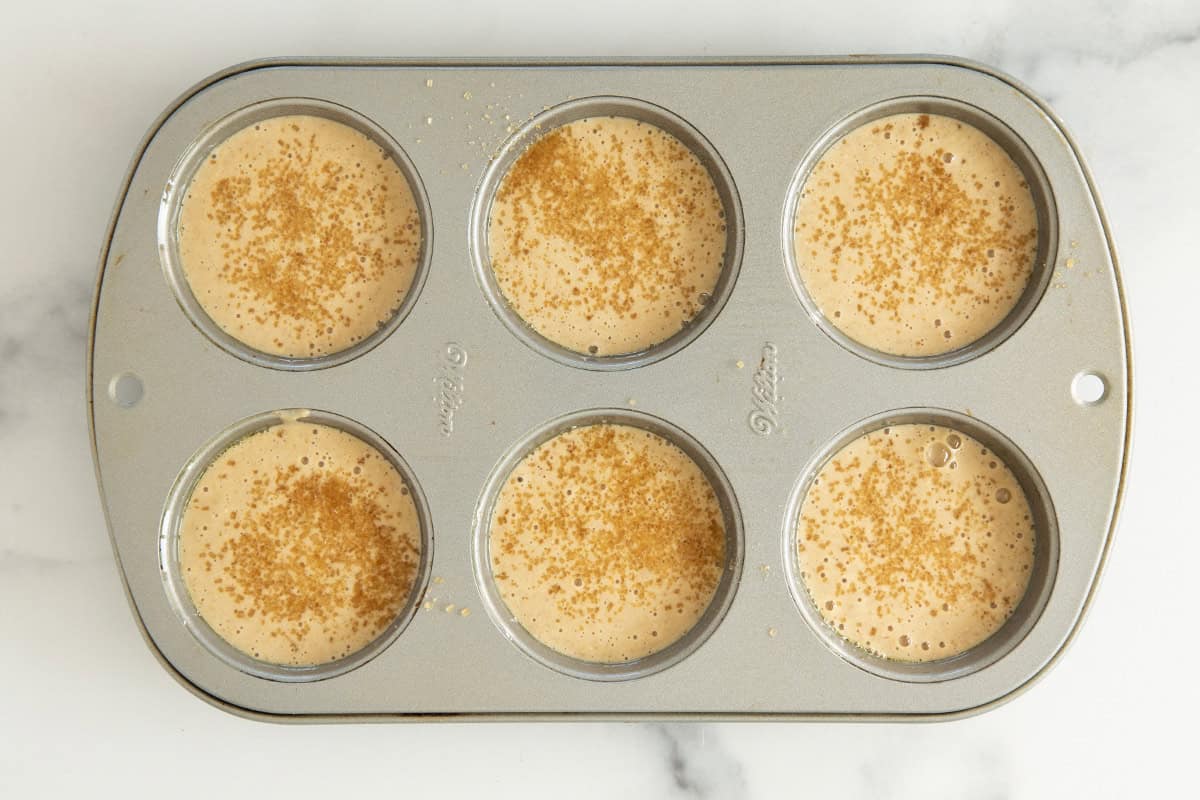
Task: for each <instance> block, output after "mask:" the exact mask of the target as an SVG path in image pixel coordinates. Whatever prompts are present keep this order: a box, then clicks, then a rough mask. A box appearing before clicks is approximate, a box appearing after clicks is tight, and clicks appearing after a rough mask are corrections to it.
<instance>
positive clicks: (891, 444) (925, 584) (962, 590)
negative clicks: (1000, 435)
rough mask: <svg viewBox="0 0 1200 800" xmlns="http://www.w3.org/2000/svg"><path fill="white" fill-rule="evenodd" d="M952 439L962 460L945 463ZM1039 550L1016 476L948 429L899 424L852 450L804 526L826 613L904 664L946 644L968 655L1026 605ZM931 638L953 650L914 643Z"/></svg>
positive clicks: (805, 554) (804, 554)
mask: <svg viewBox="0 0 1200 800" xmlns="http://www.w3.org/2000/svg"><path fill="white" fill-rule="evenodd" d="M945 440H949V441H951V442H954V443H957V444H958V445H959V447H958V449H957V450H956V451H955V456H954V460H952V461H944V460H942V459H941V458H940V454H941V450H940V447H941V446H942V445H943V442H944V441H945ZM956 466H957V468H955V467H956ZM1001 492H1003V493H1005V494H1007V495H1008V497H1009V501H1008V502H1006V503H1001V502H999V501H998V500H997V495H998V494H1000V493H1001ZM1010 506H1011V507H1010ZM1033 545H1034V536H1033V525H1032V522H1031V521H1030V511H1029V505H1028V502H1027V501H1026V499H1025V496H1024V493H1023V492H1022V491H1021V489H1020V486H1019V484H1018V483H1017V481H1016V479H1015V477H1014V476H1013V475H1012V473H1011V471H1009V470H1008V469H1007V467H1005V468H1004V469H1003V471H1001V470H997V469H995V468H989V467H988V457H987V451H986V449H985V448H983V447H982V446H980V445H979V443H978V442H976V441H975V440H974V439H972V438H971V437H969V436H967V435H966V434H961V433H957V432H952V431H950V430H949V429H947V428H943V427H941V426H921V425H897V426H892V427H890V428H886V429H884V430H883V431H875V432H873V433H870V434H867V435H866V436H864V437H862V438H860V439H858V440H856V441H855V442H852V443H851V444H850V445H847V447H846V448H844V449H843V450H842V451H840V452H839V453H837V454H836V455H835V456H834V457H833V458H832V459H831V460H830V462H829V463H828V464H827V465H826V466H825V467H823V468H822V470H821V471H820V473H819V475H818V478H817V480H816V481H814V483H813V485H812V487H811V488H810V489H809V492H808V494H807V495H806V497H805V499H804V503H803V505H802V509H801V515H800V522H799V526H798V550H799V559H800V564H801V571H802V573H803V575H804V581H805V584H806V586H807V588H808V590H809V593H810V595H811V596H812V598H813V601H814V605H816V607H817V608H818V610H819V612H820V614H821V616H822V617H824V618H825V620H826V621H827V622H829V623H830V624H831V625H833V626H834V627H835V628H837V629H838V631H839V632H840V633H841V634H842V635H843V636H845V637H846V638H848V639H850V640H851V641H853V642H855V643H856V644H858V645H860V646H862V647H864V648H866V649H867V650H869V651H871V652H874V653H876V654H877V655H882V656H884V657H889V658H898V659H902V660H917V661H922V660H931V659H934V658H943V657H945V656H946V655H948V653H947V652H945V650H944V648H945V647H946V643H949V646H950V647H951V648H952V649H953V650H954V652H961V651H963V650H966V649H969V648H970V647H972V646H974V645H975V644H977V643H978V642H980V641H982V640H983V639H985V638H987V636H989V635H991V633H993V632H994V631H995V630H996V629H998V628H999V627H1000V625H1001V624H1003V622H1004V621H1005V620H1006V619H1007V618H1008V616H1009V615H1010V614H1011V613H1012V611H1013V610H1014V609H1015V607H1016V605H1017V603H1019V602H1020V600H1021V598H1022V597H1023V596H1024V593H1025V589H1026V586H1027V584H1028V581H1029V577H1030V574H1031V569H1032V563H1033ZM884 627H886V630H887V631H888V632H889V633H888V635H887V636H880V635H879V629H880V628H884ZM930 641H934V642H940V643H941V645H940V646H939V648H938V649H939V650H940V651H941V652H933V651H932V650H931V649H930V648H928V647H923V646H922V647H920V648H919V650H918V648H916V647H911V646H910V645H911V644H912V643H913V642H918V643H920V642H930ZM925 651H930V652H928V654H926V653H925Z"/></svg>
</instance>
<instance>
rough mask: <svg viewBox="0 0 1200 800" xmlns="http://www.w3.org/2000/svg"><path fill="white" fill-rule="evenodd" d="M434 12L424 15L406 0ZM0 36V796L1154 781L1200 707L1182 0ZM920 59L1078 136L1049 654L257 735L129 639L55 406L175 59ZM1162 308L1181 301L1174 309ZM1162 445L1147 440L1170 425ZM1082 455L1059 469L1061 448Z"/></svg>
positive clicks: (511, 6) (74, 16) (93, 510)
mask: <svg viewBox="0 0 1200 800" xmlns="http://www.w3.org/2000/svg"><path fill="white" fill-rule="evenodd" d="M438 5H440V6H441V7H442V8H441V10H440V11H435V10H433V9H434V7H435V6H438ZM4 17H5V18H4V21H3V23H0V60H2V63H3V69H2V70H0V99H2V100H3V107H4V109H5V111H6V113H5V115H4V116H5V122H4V124H3V126H0V152H2V153H4V158H3V163H4V182H3V183H4V188H3V190H0V242H2V243H3V250H2V252H3V257H2V258H0V454H2V457H0V643H2V644H0V647H2V648H3V657H0V687H2V688H0V697H3V702H2V704H0V795H2V796H4V797H12V798H17V797H31V796H42V795H45V796H66V794H67V792H72V793H89V794H91V793H95V791H96V790H97V788H98V787H99V788H103V787H111V788H121V787H128V788H130V789H134V788H136V789H137V790H138V791H131V792H130V793H131V794H132V795H134V796H144V795H146V794H148V791H149V789H150V787H153V786H157V787H161V789H160V791H162V792H163V793H166V794H169V795H170V796H211V795H212V794H213V793H220V794H222V795H228V794H230V793H232V794H233V795H240V794H249V793H251V792H263V791H269V792H271V793H272V794H282V793H283V792H288V793H291V794H294V795H317V794H320V795H325V796H329V795H331V794H333V793H337V794H338V795H341V796H349V794H348V790H350V789H352V788H359V789H368V790H372V791H374V792H380V793H388V794H392V793H394V794H397V795H401V796H413V797H432V796H459V795H462V796H469V795H482V794H485V793H486V794H487V795H489V796H494V797H510V796H511V797H518V796H519V797H531V796H539V795H548V794H551V793H556V794H567V795H569V796H572V797H580V798H584V797H609V796H621V797H667V796H681V797H735V796H749V797H776V796H780V795H783V794H785V793H786V794H789V795H798V794H800V793H801V792H803V793H804V794H807V795H812V796H821V795H826V794H829V793H837V794H838V795H851V796H856V797H864V798H878V797H926V796H945V797H988V798H993V797H995V798H1001V797H1041V796H1051V795H1066V796H1071V797H1085V796H1090V797H1124V796H1161V795H1166V796H1180V795H1183V794H1186V793H1187V791H1188V789H1187V787H1192V790H1194V787H1195V785H1196V784H1195V778H1194V774H1193V764H1192V762H1191V759H1192V758H1194V743H1195V733H1194V731H1193V728H1194V721H1193V720H1192V719H1190V718H1189V715H1195V714H1196V713H1197V712H1200V691H1197V689H1196V686H1197V683H1196V681H1197V679H1196V677H1195V676H1194V670H1193V667H1194V664H1195V661H1196V658H1195V657H1196V656H1197V655H1198V652H1197V650H1198V648H1197V644H1196V642H1197V637H1196V634H1195V632H1194V624H1192V621H1190V620H1189V619H1187V618H1185V616H1184V615H1185V613H1186V611H1187V609H1188V608H1190V607H1193V606H1194V605H1195V600H1194V598H1192V597H1191V596H1190V594H1189V587H1190V586H1193V585H1195V583H1196V581H1195V576H1196V570H1197V565H1198V564H1200V536H1197V533H1200V526H1198V525H1197V522H1196V519H1197V514H1196V513H1195V512H1194V511H1193V510H1192V509H1191V508H1190V506H1189V505H1188V501H1187V500H1186V498H1187V497H1189V496H1195V494H1196V488H1195V485H1194V484H1193V483H1192V482H1191V479H1192V478H1193V477H1194V475H1195V474H1196V472H1197V470H1196V466H1195V465H1196V458H1197V456H1196V448H1195V446H1194V443H1195V436H1194V435H1192V434H1188V433H1187V430H1188V428H1187V427H1186V426H1184V425H1183V423H1184V422H1186V421H1187V420H1188V419H1189V418H1190V414H1191V413H1194V409H1195V407H1196V401H1197V398H1198V397H1200V378H1198V375H1200V368H1198V367H1200V363H1198V361H1197V359H1196V356H1195V353H1194V351H1192V350H1191V349H1190V347H1189V346H1188V345H1187V343H1186V342H1180V341H1179V339H1178V337H1180V336H1181V335H1183V336H1186V335H1188V334H1189V332H1190V331H1191V330H1193V329H1194V327H1195V314H1196V311H1195V307H1194V304H1195V303H1196V298H1197V297H1200V269H1197V267H1196V264H1195V263H1194V261H1195V259H1194V257H1191V248H1192V246H1193V245H1194V242H1193V241H1192V240H1193V237H1194V236H1195V235H1196V231H1197V230H1198V229H1200V193H1198V192H1197V186H1198V185H1200V145H1198V144H1197V141H1198V136H1197V131H1200V103H1198V102H1197V99H1196V98H1197V96H1198V95H1197V93H1198V91H1200V89H1198V85H1200V4H1197V3H1195V2H1194V0H1169V1H1168V0H1160V1H1159V2H1152V3H1134V2H1108V3H1103V4H1095V5H1092V4H1088V3H1085V2H1081V1H1079V0H1076V1H1073V2H1063V3H1049V2H1040V3H1038V2H1023V1H1022V0H997V1H996V2H992V3H990V4H987V5H986V7H984V6H982V5H979V4H966V3H958V2H953V0H945V2H931V3H924V4H920V5H919V6H918V5H917V4H912V3H895V2H892V3H883V4H879V5H877V6H876V7H873V8H860V7H856V6H852V5H851V4H847V3H825V4H820V5H813V6H812V7H811V8H806V7H804V6H803V5H802V4H800V3H794V2H761V3H746V2H729V0H725V2H707V0H692V1H691V2H687V3H684V2H678V3H675V2H672V3H661V4H654V3H651V2H647V0H613V1H612V2H591V3H588V4H583V5H581V6H580V7H576V8H571V7H570V5H569V4H567V3H550V2H546V3H537V2H533V0H530V1H529V2H519V0H510V2H507V3H496V2H476V1H475V0H472V1H471V2H459V3H449V2H443V3H440V4H438V3H426V4H424V5H420V4H407V3H399V2H392V3H388V4H385V5H381V6H380V7H371V5H370V4H368V3H365V2H364V3H360V2H355V0H341V1H340V2H328V3H323V4H322V3H317V2H300V1H299V0H293V1H291V2H288V1H286V0H280V1H279V2H271V3H260V4H257V6H256V7H254V8H243V3H242V2H235V1H234V0H209V2H206V3H195V4H190V5H188V6H187V7H182V6H181V7H173V6H172V5H170V4H158V3H154V2H150V1H149V0H144V1H143V2H135V1H134V0H126V2H104V1H103V0H97V1H96V2H87V0H60V1H59V2H57V3H53V4H49V3H43V4H37V3H23V4H21V5H20V6H19V7H12V6H10V7H6V13H5V15H4ZM847 52H855V53H865V52H938V53H948V54H955V55H961V56H966V57H970V58H975V59H978V60H981V61H984V62H987V63H989V64H993V65H995V66H998V67H1000V68H1001V69H1004V70H1006V71H1008V72H1010V73H1012V74H1013V75H1015V76H1016V77H1017V78H1019V79H1021V80H1022V81H1024V82H1025V83H1027V84H1028V85H1029V86H1031V87H1032V88H1033V89H1034V90H1035V91H1036V92H1038V93H1039V94H1041V95H1042V96H1043V97H1044V98H1046V99H1047V100H1048V101H1049V102H1050V103H1051V104H1052V105H1053V106H1054V107H1055V109H1056V110H1057V111H1058V113H1059V114H1060V115H1061V116H1062V118H1063V119H1064V120H1065V121H1066V123H1067V125H1068V127H1069V128H1070V129H1071V130H1072V132H1073V133H1074V135H1075V136H1076V138H1077V139H1078V141H1079V143H1080V145H1081V147H1082V149H1083V151H1084V153H1085V155H1086V157H1087V158H1088V159H1089V162H1090V165H1091V167H1092V169H1093V171H1094V173H1095V177H1096V181H1097V183H1098V185H1099V189H1100V192H1101V195H1102V197H1103V199H1104V201H1105V203H1106V206H1107V210H1108V213H1109V216H1110V219H1111V222H1112V226H1113V230H1114V233H1115V237H1116V241H1117V245H1118V248H1119V252H1120V255H1121V258H1122V263H1123V265H1124V277H1125V281H1126V284H1127V288H1128V295H1129V300H1130V304H1131V309H1132V316H1133V323H1134V333H1135V343H1136V358H1137V360H1136V367H1137V368H1136V375H1137V378H1136V381H1137V392H1138V398H1137V399H1138V402H1139V406H1140V412H1139V414H1138V419H1137V423H1138V424H1137V437H1136V447H1135V453H1134V456H1135V458H1134V464H1133V475H1132V482H1131V485H1130V487H1129V491H1128V494H1127V496H1126V509H1125V513H1124V516H1123V520H1122V524H1121V526H1120V529H1119V532H1118V536H1117V541H1116V545H1115V548H1114V550H1113V553H1112V557H1111V560H1110V562H1109V568H1108V571H1107V574H1106V576H1105V579H1104V585H1103V586H1102V588H1101V591H1100V593H1099V595H1098V598H1097V600H1096V602H1095V604H1094V606H1093V608H1092V611H1091V614H1090V617H1089V619H1088V622H1087V624H1086V625H1085V626H1084V628H1083V631H1082V633H1081V635H1080V636H1079V637H1078V639H1077V640H1076V642H1075V644H1074V645H1073V646H1072V648H1071V649H1070V651H1069V652H1068V653H1067V654H1066V656H1065V658H1064V659H1063V660H1062V661H1061V662H1060V663H1059V665H1058V666H1057V667H1056V668H1055V669H1054V670H1053V671H1052V672H1051V673H1050V674H1049V675H1048V676H1047V677H1046V678H1045V679H1044V680H1042V681H1041V682H1040V683H1039V684H1038V685H1037V686H1035V687H1034V688H1033V689H1032V690H1031V691H1030V692H1028V693H1027V694H1025V695H1023V696H1021V697H1019V698H1018V699H1017V700H1015V701H1014V702H1012V703H1010V704H1008V705H1006V706H1003V707H1001V708H1000V709H998V710H995V711H992V712H990V713H987V714H984V715H982V716H980V717H976V718H973V719H969V720H966V721H961V722H954V723H944V724H936V725H898V724H893V725H879V724H855V725H845V724H843V725H829V724H689V725H658V724H593V723H586V724H585V723H579V724H555V725H551V724H504V725H500V724H474V725H461V724H458V725H382V726H380V725H357V726H349V725H337V726H299V727H293V726H276V725H267V724H262V723H256V722H249V721H245V720H242V719H239V718H235V717H232V716H229V715H227V714H224V713H222V712H220V711H217V710H215V709H213V708H210V707H209V706H207V705H205V704H204V703H202V702H201V701H199V700H197V699H196V698H194V697H193V696H192V695H190V694H189V693H187V692H186V691H184V690H183V689H182V688H180V687H179V686H178V685H176V684H175V682H174V681H173V680H172V679H171V678H170V677H169V676H168V675H167V673H166V672H165V671H164V670H163V669H162V668H161V667H160V666H159V665H158V664H157V663H156V662H155V660H154V658H153V657H152V656H151V654H150V651H149V650H148V649H147V647H146V646H145V645H144V644H143V643H142V641H141V638H140V636H139V634H138V632H137V628H136V626H135V624H134V622H133V618H132V616H131V614H130V611H129V609H128V607H127V605H126V602H125V598H124V596H123V594H122V591H121V588H120V581H119V578H118V576H117V572H116V569H115V566H114V563H113V559H112V555H111V551H110V549H109V543H108V537H107V534H106V531H105V526H104V520H103V518H102V515H101V511H100V505H99V500H98V497H97V492H96V487H95V482H94V478H93V472H92V464H91V458H90V455H89V451H88V443H87V425H86V420H85V416H84V399H83V365H84V348H85V342H86V335H87V318H88V309H89V304H90V302H91V291H92V284H93V280H94V278H95V258H96V253H97V251H98V248H99V246H100V243H101V238H102V236H103V234H104V230H105V226H106V224H107V221H108V216H109V213H110V210H111V208H112V203H113V201H114V199H115V196H116V192H117V189H118V185H119V183H120V180H121V177H122V175H123V174H124V171H125V169H126V165H127V163H128V160H129V157H130V155H131V154H132V152H133V149H134V147H135V145H136V144H137V142H138V141H139V139H140V137H141V136H142V134H143V132H144V131H145V129H146V127H147V126H148V125H149V123H150V122H151V120H153V119H154V117H155V116H156V115H157V114H158V113H159V111H160V110H161V109H162V107H163V106H165V105H166V104H167V103H168V102H169V101H170V100H171V99H172V98H174V97H175V96H176V95H177V94H178V93H180V92H181V91H183V90H184V89H185V88H187V87H188V86H189V85H190V84H191V83H193V82H194V81H196V80H198V79H200V78H201V77H203V76H204V75H206V74H208V73H210V72H212V71H215V70H217V69H220V68H222V67H224V66H227V65H229V64H232V63H236V62H239V61H242V60H245V59H249V58H255V57H260V56H268V55H283V54H323V55H332V54H373V55H430V56H438V55H549V54H559V55H585V54H586V55H717V54H745V55H751V54H779V53H793V54H836V53H847ZM1176 314H1179V315H1181V316H1180V317H1176V316H1175V315H1176ZM1171 431H1175V432H1174V433H1170V432H1171ZM1081 457H1085V456H1083V455H1082V454H1081Z"/></svg>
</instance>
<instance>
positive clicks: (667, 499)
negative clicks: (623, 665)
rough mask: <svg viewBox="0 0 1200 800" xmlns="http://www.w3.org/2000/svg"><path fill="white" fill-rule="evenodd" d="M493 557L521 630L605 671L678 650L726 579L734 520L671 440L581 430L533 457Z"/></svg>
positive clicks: (628, 431)
mask: <svg viewBox="0 0 1200 800" xmlns="http://www.w3.org/2000/svg"><path fill="white" fill-rule="evenodd" d="M489 545H490V547H489V551H490V556H489V557H490V559H491V565H492V572H493V575H494V577H495V580H496V585H497V587H498V588H499V590H500V595H501V597H502V598H503V600H504V603H505V604H506V605H507V606H508V608H509V610H510V611H511V612H512V614H513V616H514V617H515V618H516V620H517V622H519V623H520V624H521V625H522V626H523V627H524V628H525V629H526V630H527V631H529V633H531V634H532V635H533V636H534V637H536V638H537V639H538V640H540V641H541V642H543V643H544V644H546V645H547V646H549V647H551V648H553V649H554V650H557V651H558V652H560V653H564V654H566V655H568V656H573V657H575V658H579V659H583V660H585V661H593V662H603V663H618V662H623V661H631V660H633V659H637V658H642V657H644V656H647V655H650V654H651V653H655V652H658V651H659V650H662V649H663V648H665V647H667V646H669V645H671V644H672V643H674V642H675V641H677V640H678V639H679V638H680V637H682V636H683V635H684V634H686V633H687V632H688V631H689V630H691V628H692V627H693V626H694V625H695V624H696V622H697V621H698V620H699V619H700V617H701V615H703V614H704V611H705V610H706V609H707V608H708V605H709V603H710V601H711V600H712V598H713V594H714V592H715V591H716V588H717V585H718V583H719V582H720V580H721V574H722V572H723V571H724V569H725V523H724V517H723V515H722V513H721V507H720V504H719V503H718V501H717V497H716V494H715V493H714V491H713V488H712V485H711V484H710V483H709V481H708V479H707V478H706V477H705V475H704V473H703V472H701V470H700V468H699V467H698V466H697V465H696V463H695V462H694V461H692V459H691V458H690V457H688V456H687V455H686V454H685V453H684V452H683V451H682V450H680V449H679V448H678V447H676V446H675V445H673V444H671V443H670V442H668V441H667V440H666V439H663V438H662V437H660V436H658V435H656V434H653V433H650V432H648V431H645V430H642V429H640V428H635V427H631V426H627V425H613V424H600V425H591V426H588V427H583V428H576V429H574V430H570V431H567V432H566V433H562V434H560V435H558V436H556V437H555V438H553V439H551V440H549V441H547V442H545V443H544V444H542V445H541V446H539V447H538V448H537V449H535V450H534V451H533V452H531V453H530V454H529V455H528V456H526V457H525V459H524V460H522V461H521V463H520V464H518V465H517V467H516V468H515V469H513V471H512V473H511V474H510V475H509V476H508V479H507V480H506V482H505V484H504V486H503V488H502V489H501V490H500V493H499V496H498V497H497V499H496V503H495V507H494V511H493V514H492V520H491V531H490V539H489Z"/></svg>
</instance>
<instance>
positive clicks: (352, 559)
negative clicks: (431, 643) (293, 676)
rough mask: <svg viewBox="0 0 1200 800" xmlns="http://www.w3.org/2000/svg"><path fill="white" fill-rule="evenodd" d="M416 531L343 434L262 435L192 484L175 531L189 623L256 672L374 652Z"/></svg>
mask: <svg viewBox="0 0 1200 800" xmlns="http://www.w3.org/2000/svg"><path fill="white" fill-rule="evenodd" d="M420 553H421V539H420V524H419V521H418V517H417V512H416V507H415V505H414V503H413V500H412V497H411V494H410V492H409V490H408V487H407V485H406V484H405V482H404V479H403V478H402V477H401V476H400V474H399V473H398V472H397V471H396V469H395V467H393V466H392V465H391V463H390V462H389V461H387V460H386V459H385V458H384V457H383V456H382V455H381V454H380V453H379V452H378V451H376V450H375V449H374V448H373V447H371V446H370V445H368V444H366V443H365V442H363V441H361V440H360V439H358V438H357V437H355V436H352V435H351V434H349V433H346V432H344V431H340V430H337V429H335V428H330V427H328V426H324V425H317V424H312V423H307V422H285V423H282V424H279V425H275V426H272V427H271V428H268V429H266V430H264V431H261V432H259V433H256V434H252V435H251V436H248V437H246V438H245V439H243V440H241V441H240V442H238V443H236V444H235V445H233V446H232V447H231V448H229V449H228V450H227V451H226V452H225V453H224V454H222V455H221V456H220V457H219V458H218V459H217V460H216V461H214V462H213V464H212V466H210V467H209V468H208V470H207V471H206V472H205V473H204V474H203V475H202V476H201V478H200V480H199V481H198V482H197V484H196V487H195V489H194V490H193V492H192V496H191V498H190V499H189V500H188V504H187V508H186V510H185V512H184V516H183V520H182V522H181V525H180V541H179V555H180V566H181V570H182V571H183V575H184V580H185V583H186V585H187V588H188V592H189V594H190V595H191V597H192V601H193V603H194V605H195V607H196V610H197V611H198V612H199V614H200V616H201V617H203V618H204V620H205V621H206V622H208V624H209V626H210V627H212V628H213V630H215V631H216V632H217V633H218V634H220V635H221V636H222V637H223V638H225V639H226V640H227V641H229V643H230V644H232V645H234V646H235V647H237V648H238V649H240V650H243V651H244V652H246V653H247V654H249V655H252V656H254V657H255V658H258V659H261V660H263V661H267V662H271V663H278V664H288V665H309V664H320V663H325V662H328V661H332V660H335V659H338V658H341V657H343V656H346V655H349V654H350V653H353V652H355V651H357V650H359V649H361V648H362V647H364V646H366V645H367V644H369V643H370V642H371V641H373V640H374V639H375V638H376V637H377V636H379V634H380V633H382V632H383V631H384V630H385V629H386V628H387V627H388V626H389V625H390V624H391V623H392V621H393V620H394V619H395V618H396V615H397V614H398V613H399V612H400V610H401V608H402V607H403V606H404V605H405V603H406V602H407V601H408V598H409V596H410V594H411V592H412V588H413V585H414V583H415V581H416V578H417V569H418V564H419V562H420Z"/></svg>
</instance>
